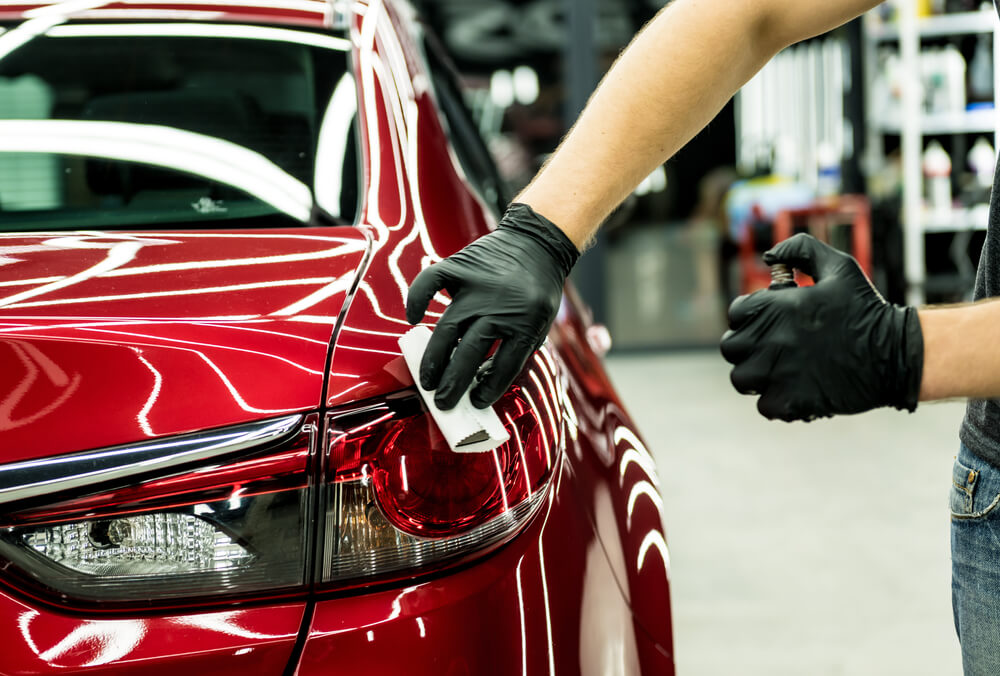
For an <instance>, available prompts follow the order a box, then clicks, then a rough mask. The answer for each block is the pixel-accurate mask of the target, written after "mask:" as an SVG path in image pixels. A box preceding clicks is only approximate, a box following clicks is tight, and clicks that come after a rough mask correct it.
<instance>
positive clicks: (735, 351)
mask: <svg viewBox="0 0 1000 676" xmlns="http://www.w3.org/2000/svg"><path fill="white" fill-rule="evenodd" d="M758 344H759V342H758V340H757V339H756V337H755V336H754V335H753V334H752V333H751V332H750V331H748V330H742V331H726V334H725V335H724V336H722V340H721V341H720V342H719V351H720V352H722V358H723V359H725V360H726V361H728V362H729V363H730V364H739V363H740V362H742V361H746V360H747V359H749V358H750V356H751V355H752V354H753V353H754V348H756V347H757V345H758Z"/></svg>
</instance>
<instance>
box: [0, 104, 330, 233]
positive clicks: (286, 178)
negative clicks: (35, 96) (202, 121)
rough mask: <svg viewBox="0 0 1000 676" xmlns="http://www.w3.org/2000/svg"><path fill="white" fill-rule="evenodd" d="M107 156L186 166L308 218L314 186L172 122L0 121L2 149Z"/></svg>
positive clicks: (251, 153) (264, 160)
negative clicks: (177, 126) (157, 123)
mask: <svg viewBox="0 0 1000 676" xmlns="http://www.w3.org/2000/svg"><path fill="white" fill-rule="evenodd" d="M2 152H8V153H12V152H22V153H23V152H27V153H53V154H61V155H81V156H86V157H103V158H107V159H112V160H122V161H126V162H139V163H142V164H151V165H154V166H159V167H165V168H168V169H174V170H177V171H183V172H187V173H190V174H194V175H196V176H202V177H205V178H208V179H210V180H213V181H218V182H220V183H225V184H226V185H231V186H233V187H236V188H239V189H240V190H243V191H244V192H247V193H249V194H250V195H253V196H254V197H256V198H258V199H260V200H261V201H263V202H265V203H267V204H269V205H270V206H272V207H274V208H275V209H278V210H279V211H282V212H284V213H286V214H288V215H289V216H292V217H293V218H296V219H298V220H300V221H302V222H304V223H306V222H308V221H309V218H310V216H311V215H312V193H311V192H310V191H309V187H308V186H306V184H304V183H302V182H301V181H299V180H298V179H296V178H294V177H292V176H290V175H288V174H287V173H286V172H284V171H283V170H282V169H281V168H280V167H278V166H277V165H276V164H274V163H273V162H271V161H270V160H269V159H267V158H266V157H264V156H263V155H261V154H259V153H256V152H254V151H252V150H250V149H248V148H244V147H243V146H239V145H236V144H235V143H230V142H229V141H223V140H222V139H218V138H214V137H212V136H205V135H203V134H195V133H194V132H189V131H182V130H180V129H174V128H173V127H163V126H159V125H150V124H128V123H124V122H91V121H81V120H0V153H2Z"/></svg>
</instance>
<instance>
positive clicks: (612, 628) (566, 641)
mask: <svg viewBox="0 0 1000 676" xmlns="http://www.w3.org/2000/svg"><path fill="white" fill-rule="evenodd" d="M562 467H563V468H562V472H561V475H560V476H559V478H558V479H557V480H556V482H555V485H554V486H553V494H552V495H551V496H550V500H549V502H548V504H547V505H546V506H545V508H544V509H543V511H542V512H540V513H539V514H538V515H537V516H536V517H535V519H534V520H533V521H532V523H531V524H530V525H529V526H528V528H527V529H526V530H525V532H523V533H521V534H520V535H519V536H518V537H517V538H516V539H515V540H514V541H513V542H511V543H510V544H508V545H507V546H505V547H504V548H503V549H502V550H500V551H499V552H496V553H495V554H493V555H492V556H490V557H488V558H486V559H485V560H483V561H480V562H478V563H476V564H474V565H471V566H468V567H466V568H465V569H464V570H460V571H458V572H454V573H452V574H449V575H446V576H443V577H439V578H437V579H434V580H431V581H428V582H424V583H420V584H416V585H414V586H412V587H408V588H405V589H402V590H398V589H396V590H390V591H383V592H378V593H374V594H367V595H364V596H355V597H344V598H329V599H324V600H321V601H319V602H318V603H317V604H316V608H315V612H314V614H313V617H312V621H311V623H310V627H309V633H308V637H307V640H306V643H305V646H304V649H303V652H302V656H301V660H300V662H299V665H298V670H297V672H296V673H297V674H298V676H320V675H323V674H333V673H337V674H355V673H357V674H365V675H366V676H382V675H386V676H388V675H389V674H392V675H394V676H395V675H397V674H407V676H425V675H426V676H431V675H432V674H433V675H434V676H438V675H441V674H444V675H447V676H459V675H463V674H470V675H476V676H480V675H489V674H498V675H500V674H502V675H507V674H524V675H534V674H552V675H555V674H559V676H573V675H575V674H580V675H582V676H587V675H590V674H593V675H595V676H596V675H598V674H599V675H601V676H617V675H622V676H624V675H626V674H628V675H633V674H646V675H651V674H656V675H658V676H662V675H665V674H672V673H673V663H672V660H671V658H670V656H669V654H667V652H666V651H665V650H664V649H663V648H661V647H660V646H659V645H657V643H656V642H655V641H654V640H653V639H652V638H651V637H650V636H649V634H647V633H646V632H645V631H644V630H643V629H642V627H641V626H640V625H639V624H638V623H637V622H636V620H635V618H634V616H633V614H632V612H631V609H630V608H629V606H628V604H627V603H626V601H625V599H624V596H623V594H622V593H621V590H620V589H619V587H618V584H617V582H616V580H615V576H614V575H613V573H612V570H611V567H610V566H609V564H608V561H607V557H606V555H605V553H604V550H603V549H602V547H601V544H600V543H599V542H598V540H597V537H596V535H595V533H594V529H593V527H592V526H591V523H590V521H589V520H588V519H587V517H586V516H585V512H584V510H583V507H582V505H581V504H580V503H579V501H578V499H577V497H576V496H577V495H578V493H577V491H574V490H572V489H571V487H570V485H569V482H570V481H571V480H572V478H571V474H570V471H569V469H568V467H567V466H566V465H565V464H563V466H562ZM664 612H666V609H665V611H664Z"/></svg>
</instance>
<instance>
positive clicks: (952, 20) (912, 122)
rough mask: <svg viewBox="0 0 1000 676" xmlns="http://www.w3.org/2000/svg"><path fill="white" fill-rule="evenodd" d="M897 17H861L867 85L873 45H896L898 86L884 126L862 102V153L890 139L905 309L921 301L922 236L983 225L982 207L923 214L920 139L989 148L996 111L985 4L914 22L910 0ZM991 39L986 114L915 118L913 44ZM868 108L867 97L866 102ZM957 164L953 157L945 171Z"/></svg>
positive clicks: (916, 58)
mask: <svg viewBox="0 0 1000 676" xmlns="http://www.w3.org/2000/svg"><path fill="white" fill-rule="evenodd" d="M897 7H898V19H897V22H896V23H894V24H880V23H878V21H877V19H876V18H875V17H874V16H873V15H871V14H869V16H866V17H865V36H866V41H865V42H866V46H865V50H866V57H867V58H866V59H865V61H866V63H867V64H868V69H869V73H868V77H867V78H866V80H867V81H868V83H869V86H870V85H871V83H872V82H873V80H874V77H873V76H872V71H871V69H872V68H873V67H874V64H875V62H876V56H877V49H878V47H879V45H883V44H886V43H898V46H899V52H900V64H901V69H902V82H901V104H902V105H901V106H900V109H901V111H902V112H901V115H900V118H901V119H899V120H892V121H888V120H885V119H883V117H882V116H880V112H882V113H884V111H876V110H872V107H871V103H869V110H868V114H867V117H868V119H869V120H870V121H871V122H870V124H869V129H868V140H869V143H868V148H869V151H870V152H874V153H876V154H880V153H881V150H880V149H881V148H883V139H881V138H880V137H881V135H882V134H898V135H899V136H900V149H901V155H902V184H903V208H902V223H903V241H904V244H903V249H904V252H903V253H904V260H905V276H906V288H907V293H906V300H907V303H909V304H911V305H921V304H923V303H924V302H925V301H926V293H925V288H926V284H927V267H926V256H925V242H924V237H925V235H926V234H928V233H937V232H955V233H964V234H965V235H966V236H967V237H968V236H971V232H973V231H975V230H984V229H985V228H986V225H987V219H988V209H987V208H986V207H984V206H976V207H973V208H971V209H956V210H955V211H954V212H953V213H952V216H951V218H948V219H941V218H939V217H935V216H934V215H933V214H931V213H928V212H927V211H926V210H925V208H924V203H923V171H922V166H921V164H922V155H923V147H924V137H925V136H931V135H934V136H939V135H948V134H992V135H993V137H994V142H993V147H994V148H1000V143H998V140H1000V137H998V135H997V123H998V121H1000V118H998V111H1000V40H997V39H996V35H998V34H1000V21H998V19H997V14H996V12H995V11H994V10H993V8H992V6H986V5H984V7H983V9H981V10H979V11H975V12H961V13H955V14H946V15H939V16H932V17H926V18H920V17H918V16H917V3H916V0H900V1H899V2H898V5H897ZM982 33H991V34H993V35H994V40H993V64H994V67H993V74H994V88H993V91H994V109H993V110H974V111H967V112H965V113H959V114H949V115H928V114H925V113H923V112H922V111H923V103H922V92H921V89H920V88H921V84H920V82H921V77H920V52H921V41H922V40H925V39H933V38H942V37H951V36H960V35H972V34H982ZM866 98H867V99H868V101H869V102H871V101H872V100H873V98H874V97H872V96H868V97H866ZM882 160H884V157H875V158H869V166H870V167H874V166H878V164H879V162H880V161H882ZM960 161H961V160H958V159H956V158H953V160H952V162H953V165H955V164H957V163H958V162H960Z"/></svg>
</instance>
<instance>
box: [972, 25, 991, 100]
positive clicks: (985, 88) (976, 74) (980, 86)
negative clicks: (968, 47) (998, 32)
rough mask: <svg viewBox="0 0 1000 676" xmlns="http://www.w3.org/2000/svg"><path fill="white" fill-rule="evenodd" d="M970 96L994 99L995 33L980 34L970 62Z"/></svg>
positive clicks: (977, 98) (974, 98) (980, 98)
mask: <svg viewBox="0 0 1000 676" xmlns="http://www.w3.org/2000/svg"><path fill="white" fill-rule="evenodd" d="M969 98H970V99H971V100H973V101H992V100H993V35H992V34H990V35H986V34H983V35H980V36H979V37H978V38H977V40H976V51H975V52H974V53H973V54H972V61H971V62H969Z"/></svg>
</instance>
